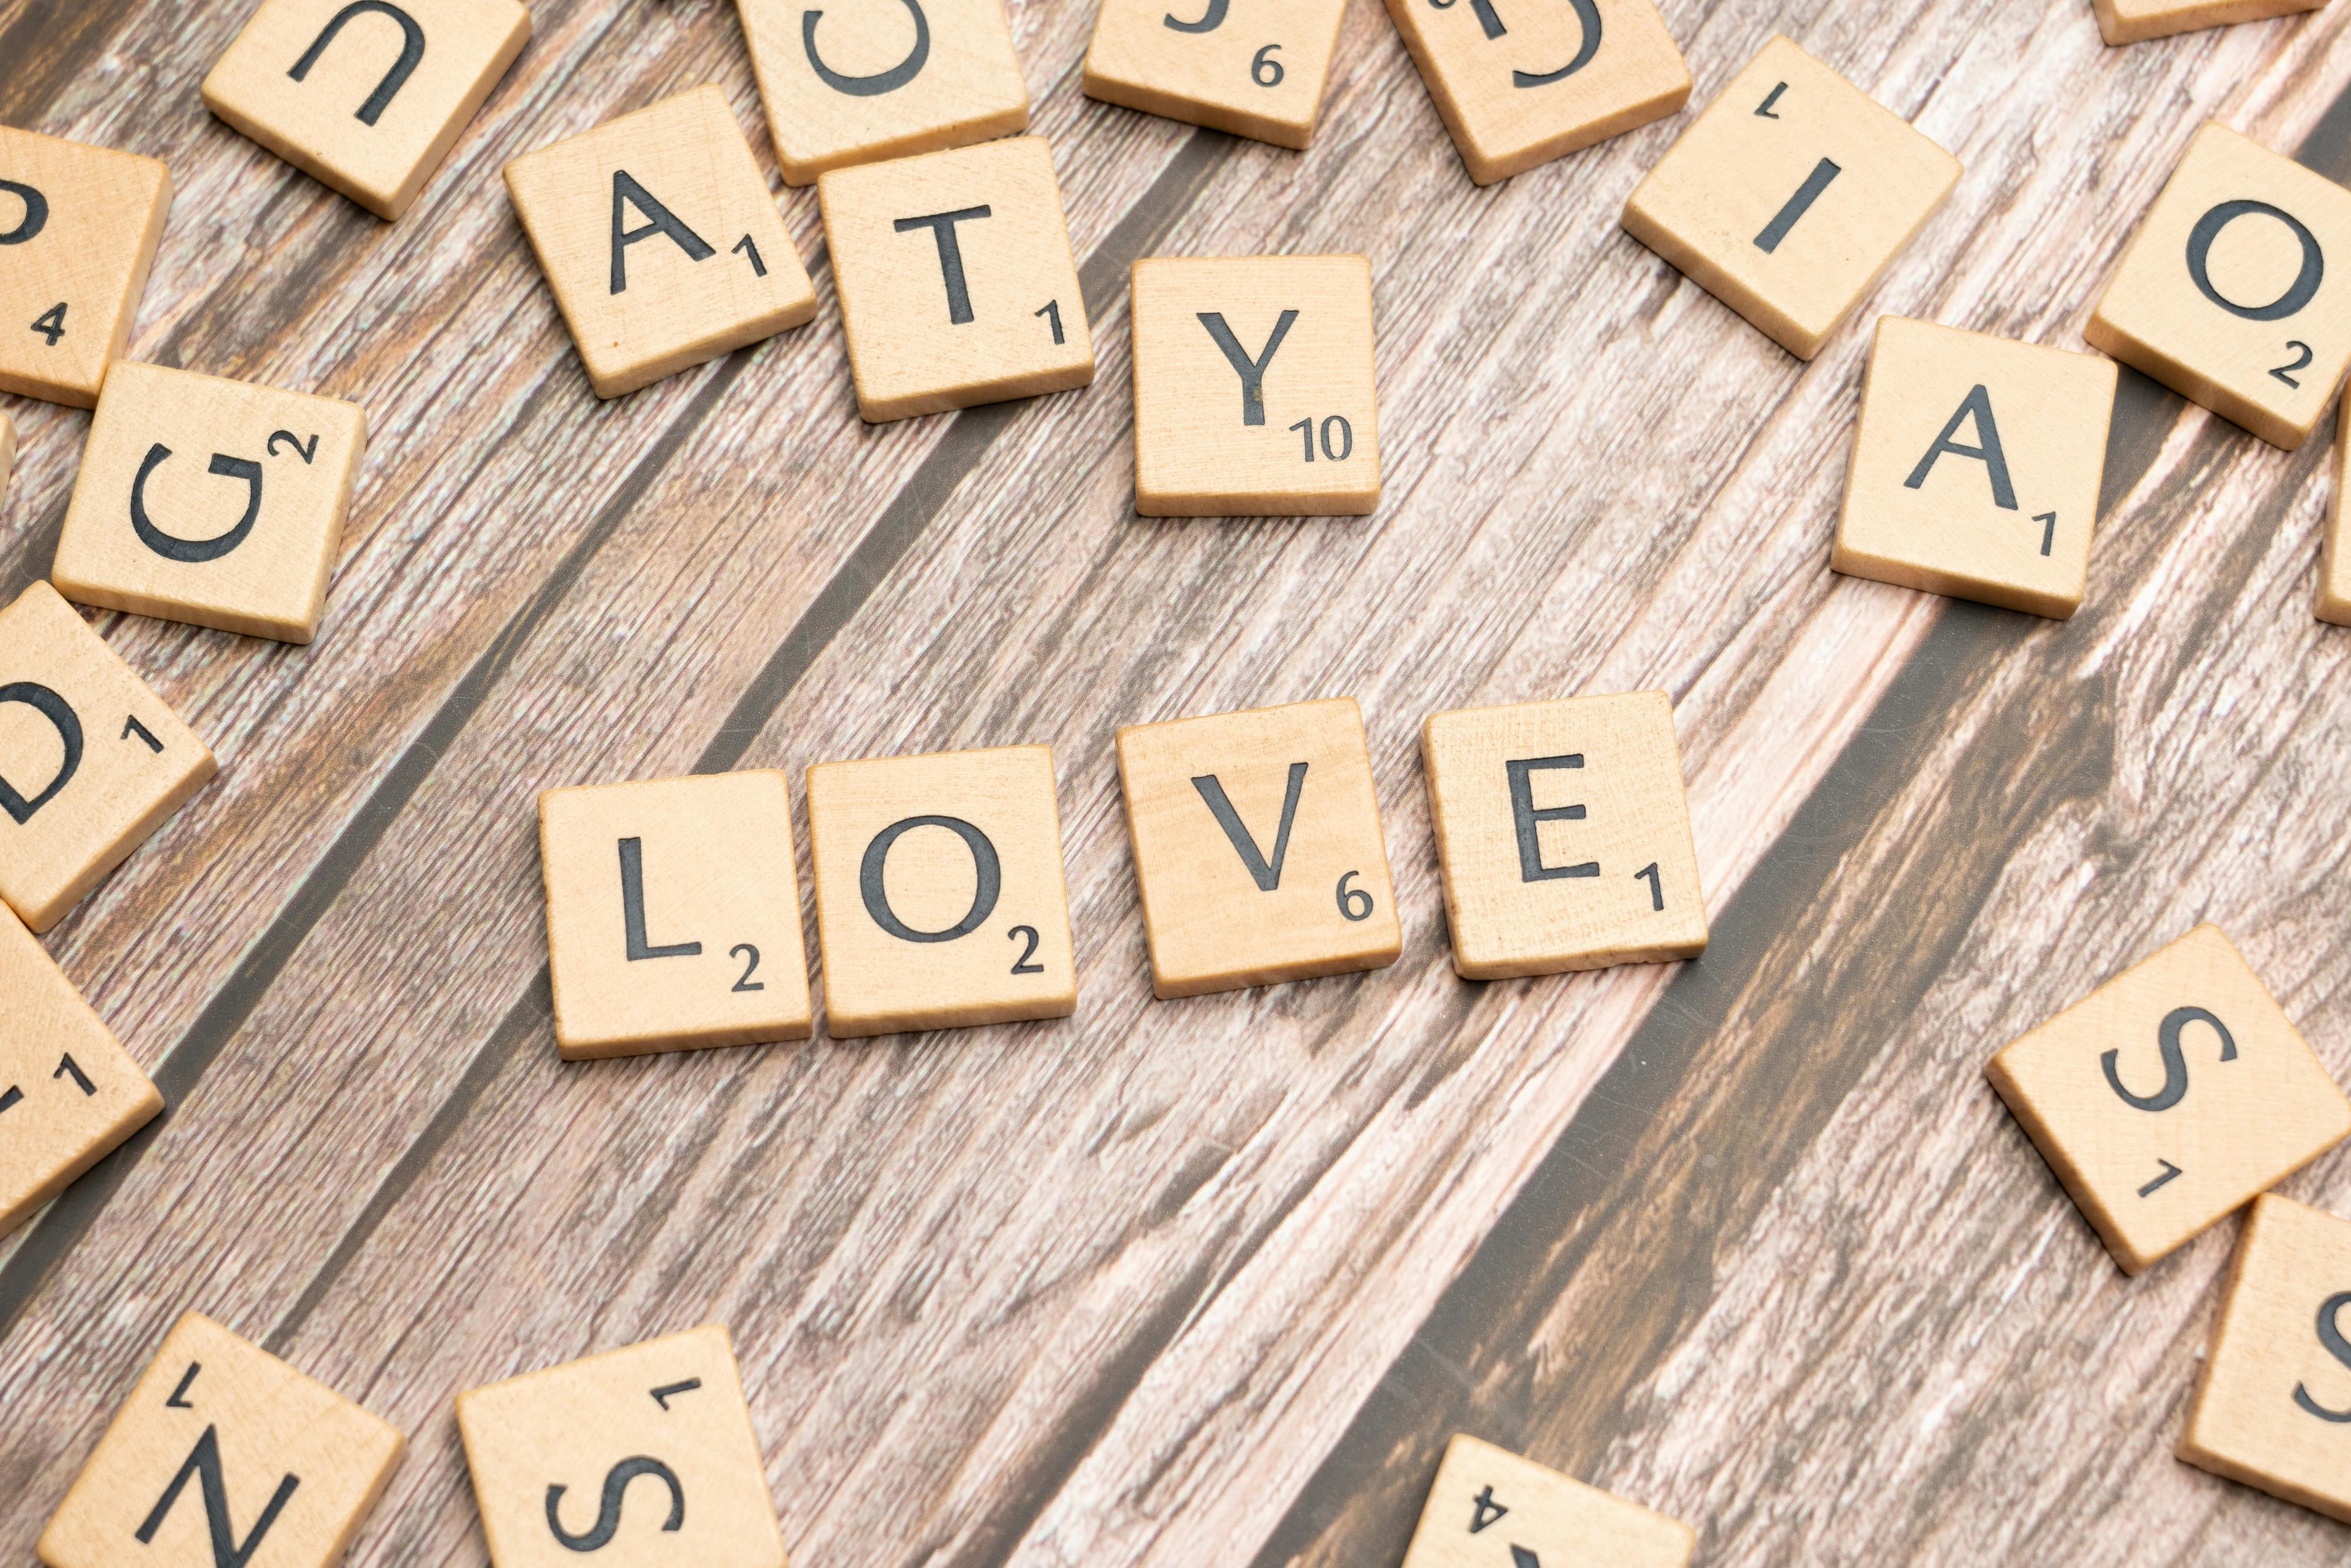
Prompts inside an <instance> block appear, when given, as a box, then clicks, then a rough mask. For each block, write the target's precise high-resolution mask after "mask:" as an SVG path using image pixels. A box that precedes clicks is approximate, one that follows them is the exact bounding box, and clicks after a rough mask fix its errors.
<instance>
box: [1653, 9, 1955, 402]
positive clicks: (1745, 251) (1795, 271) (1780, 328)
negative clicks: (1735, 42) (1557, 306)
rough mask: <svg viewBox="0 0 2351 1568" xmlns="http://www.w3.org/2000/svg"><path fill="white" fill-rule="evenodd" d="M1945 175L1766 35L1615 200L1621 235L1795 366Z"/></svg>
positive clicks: (1816, 66) (1927, 205) (1826, 74)
mask: <svg viewBox="0 0 2351 1568" xmlns="http://www.w3.org/2000/svg"><path fill="white" fill-rule="evenodd" d="M1958 179H1959V160H1958V159H1956V158H1954V157H1952V156H1951V155H1950V154H1949V153H1948V152H1944V151H1943V150H1942V149H1941V148H1940V147H1938V146H1936V145H1935V144H1934V143H1933V142H1932V141H1928V139H1927V138H1926V137H1925V136H1923V135H1921V134H1920V133H1919V132H1918V131H1915V130H1913V129H1912V128H1911V127H1910V125H1909V123H1908V122H1907V121H1906V120H1903V119H1902V118H1901V116H1899V115H1897V114H1896V113H1894V112H1893V111H1892V110H1888V109H1886V108H1885V107H1884V106H1882V105H1881V104H1879V103H1878V102H1877V101H1876V99H1872V98H1871V97H1870V96H1869V95H1868V94H1867V93H1865V92H1863V91H1862V90H1861V89H1859V88H1857V87H1855V86H1854V85H1853V84H1852V83H1851V82H1848V81H1846V80H1845V79H1844V78H1843V77H1841V76H1839V75H1837V74H1836V72H1834V71H1833V70H1831V69H1829V68H1828V67H1826V66H1824V65H1823V64H1821V62H1820V61H1818V60H1816V59H1814V58H1813V57H1812V56H1810V55H1808V54H1806V53H1804V51H1803V50H1802V49H1800V48H1798V47H1796V46H1795V45H1793V44H1792V43H1790V42H1789V41H1788V40H1787V39H1785V38H1773V39H1772V40H1771V42H1770V43H1768V44H1766V45H1764V46H1763V48H1762V52H1761V53H1760V54H1758V55H1757V56H1756V57H1755V58H1754V59H1753V60H1752V61H1750V63H1749V65H1748V67H1747V68H1746V69H1745V70H1742V71H1740V73H1739V74H1738V76H1736V77H1734V78H1731V82H1730V85H1729V87H1727V88H1725V89H1723V91H1722V96H1721V97H1720V98H1718V99H1715V100H1714V102H1713V103H1712V104H1711V105H1709V106H1708V108H1707V110H1706V111H1705V112H1704V113H1703V114H1701V115H1699V116H1698V119H1697V120H1695V121H1694V122H1692V124H1691V125H1690V128H1689V130H1687V131H1685V132H1683V134H1682V138H1681V140H1680V141H1677V142H1675V143H1674V145H1673V147H1672V149H1671V150H1670V151H1668V152H1667V153H1666V156H1665V158H1664V159H1663V160H1662V161H1661V162H1659V163H1658V164H1657V166H1656V168H1655V169H1652V170H1651V171H1649V174H1648V177H1647V178H1646V179H1645V180H1643V181H1642V182H1641V183H1640V184H1639V186H1638V187H1636V188H1635V190H1634V192H1633V195H1632V199H1631V200H1629V201H1627V202H1626V203H1625V230H1626V232H1627V233H1629V234H1631V235H1632V236H1633V237H1634V238H1635V239H1637V240H1639V241H1640V242H1641V243H1642V244H1643V245H1645V246H1648V247H1649V248H1650V249H1651V250H1654V251H1656V253H1657V254H1658V255H1659V256H1664V257H1665V258H1666V259H1667V261H1669V262H1671V263H1673V264H1674V265H1675V266H1676V267H1679V268H1680V269H1681V270H1682V271H1683V272H1684V273H1686V274H1687V275H1688V276H1689V277H1690V278H1691V279H1692V280H1693V281H1695V282H1696V283H1697V284H1698V286H1699V287H1702V288H1704V289H1705V290H1706V291H1707V292H1708V293H1709V294H1711V295H1713V296H1714V297H1715V298H1718V299H1719V300H1721V301H1722V302H1723V303H1724V304H1726V305H1728V306H1729V307H1730V308H1732V309H1733V310H1736V311H1738V312H1739V313H1740V315H1741V316H1744V317H1746V318H1747V319H1748V320H1750V322H1752V323H1754V325H1755V326H1756V327H1757V328H1759V329H1761V330H1762V331H1763V332H1764V333H1765V334H1766V335H1767V336H1769V337H1770V338H1771V340H1772V341H1773V342H1775V343H1778V344H1779V345H1780V346H1781V347H1782V348H1783V349H1785V350H1788V351H1789V352H1790V353H1792V354H1793V355H1795V356H1796V357H1797V358H1798V359H1800V360H1809V359H1811V358H1813V356H1814V355H1816V354H1818V353H1819V352H1820V351H1821V347H1822V345H1823V343H1825V342H1827V340H1828V339H1829V335H1830V334H1831V333H1833V332H1834V331H1835V330H1836V329H1837V328H1838V327H1839V326H1841V325H1842V324H1843V323H1844V319H1845V318H1846V317H1847V316H1849V315H1851V314H1852V313H1853V308H1854V307H1855V306H1856V305H1858V304H1860V303H1861V300H1862V297H1863V296H1864V295H1865V294H1867V293H1868V292H1869V291H1870V289H1871V288H1872V287H1875V286H1876V282H1877V279H1878V277H1879V276H1880V275H1881V274H1883V273H1884V272H1885V270H1886V267H1887V266H1888V265H1889V264H1890V263H1891V262H1892V261H1893V260H1894V257H1895V256H1896V254H1897V253H1899V252H1900V251H1901V249H1902V247H1903V246H1907V245H1908V244H1909V243H1910V238H1911V236H1912V235H1915V234H1917V232H1918V230H1919V227H1920V225H1924V224H1925V223H1926V221H1927V219H1928V217H1929V216H1930V215H1932V214H1933V213H1934V211H1935V209H1936V208H1937V207H1938V206H1940V205H1942V204H1943V198H1944V197H1945V196H1946V195H1948V194H1949V193H1950V189H1951V186H1952V185H1953V184H1954V183H1956V182H1957V181H1958Z"/></svg>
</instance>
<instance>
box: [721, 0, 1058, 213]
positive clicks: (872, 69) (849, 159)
mask: <svg viewBox="0 0 2351 1568" xmlns="http://www.w3.org/2000/svg"><path fill="white" fill-rule="evenodd" d="M735 5H736V10H737V13H738V14H739V15H740V16H742V19H743V36H744V37H745V38H746V39H747V40H748V41H749V43H750V46H751V68H752V71H753V72H754V74H756V75H757V76H758V78H759V97H760V99H761V100H762V101H763V102H765V103H766V105H767V108H768V131H769V132H770V134H771V135H772V137H773V139H774V141H775V144H776V162H778V163H779V164H781V165H782V166H783V171H784V183H786V184H788V185H808V184H813V183H815V182H816V177H817V176H818V175H819V174H821V173H823V172H825V171H826V170H828V169H845V168H847V167H849V166H850V165H851V164H852V163H872V162H880V161H881V160H883V159H886V158H904V157H906V156H908V155H909V154H912V153H915V152H938V151H939V150H941V149H943V148H948V147H964V146H968V145H969V144H970V143H972V142H975V141H990V140H993V139H994V138H996V137H998V136H1015V135H1018V134H1019V133H1020V132H1021V131H1026V130H1028V129H1029V86H1028V84H1027V83H1026V82H1024V81H1023V80H1022V79H1021V78H1020V60H1019V56H1017V55H1015V54H1014V53H1013V50H1012V29H1011V27H1010V26H1009V25H1008V24H1007V23H1006V21H1005V18H1004V4H1003V0H831V4H829V5H808V4H805V3H803V0H735Z"/></svg>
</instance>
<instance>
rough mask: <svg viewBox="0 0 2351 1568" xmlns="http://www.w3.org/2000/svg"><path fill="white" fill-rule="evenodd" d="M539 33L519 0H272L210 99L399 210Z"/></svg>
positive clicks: (309, 170) (216, 78)
mask: <svg viewBox="0 0 2351 1568" xmlns="http://www.w3.org/2000/svg"><path fill="white" fill-rule="evenodd" d="M529 38H530V13H529V12H528V11H526V10H525V9H523V7H522V6H521V5H517V4H516V0H400V3H399V4H398V5H393V4H392V0H348V3H347V0H263V3H262V6H261V9H259V10H258V11H256V12H255V13H254V14H253V19H252V20H251V21H249V22H247V23H246V25H245V31H243V32H241V33H239V34H238V35H237V36H236V40H235V42H234V43H232V44H230V45H229V47H228V51H227V52H226V53H225V54H224V55H222V56H221V57H220V60H219V63H217V64H216V65H214V67H213V69H212V74H211V75H210V76H207V77H206V78H204V107H205V108H206V109H209V110H212V111H213V112H214V114H216V115H218V116H220V117H221V119H223V120H226V121H227V122H228V123H229V124H231V125H233V126H235V128H236V129H237V130H239V131H243V132H244V133H245V134H246V135H247V136H249V137H251V138H252V139H253V140H254V141H258V142H260V143H261V145H263V146H264V147H266V148H267V149H269V151H271V152H275V153H277V156H279V157H280V158H283V159H285V160H286V162H288V163H291V164H293V165H294V166H295V167H296V168H297V169H299V170H301V171H302V172H304V173H306V174H308V175H309V176H310V177H311V178H312V179H315V180H317V181H319V183H322V184H325V185H326V186H328V187H329V189H332V190H336V191H340V192H341V193H343V194H344V195H346V196H349V197H350V199H351V200H352V201H354V202H357V203H358V204H360V205H361V206H363V207H365V208H366V209H367V210H368V211H370V212H371V213H373V214H375V215H376V216H378V217H380V218H396V217H398V216H400V214H402V213H404V212H406V211H407V210H408V208H409V204H411V203H413V202H414V201H415V200H416V193H417V192H419V191H421V190H423V188H424V182H425V181H426V180H427V179H429V178H431V176H432V173H433V171H434V170H435V169H438V168H439V167H440V166H441V162H442V160H443V159H444V158H446V157H448V156H449V149H450V148H451V147H453V146H455V144H456V141H457V137H458V135H459V133H460V132H462V131H464V130H465V127H466V126H468V125H470V124H472V123H473V120H474V116H475V114H476V113H477V112H479V110H481V107H482V100H483V99H486V98H488V97H489V96H490V90H491V89H493V88H495V87H496V86H497V85H498V83H499V81H500V80H501V79H503V78H505V76H506V74H507V67H508V66H510V65H512V64H514V60H515V57H516V56H517V55H518V54H520V53H522V47H523V45H524V44H525V43H527V42H528V41H529Z"/></svg>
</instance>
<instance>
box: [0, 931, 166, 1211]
mask: <svg viewBox="0 0 2351 1568" xmlns="http://www.w3.org/2000/svg"><path fill="white" fill-rule="evenodd" d="M162 1108H163V1096H162V1094H160V1093H158V1092H156V1089H155V1085H154V1084H153V1083H152V1082H148V1078H147V1075H146V1074H145V1073H144V1072H141V1071H140V1070H139V1064H138V1063H137V1062H135V1061H131V1057H130V1054H129V1053H128V1052H126V1051H124V1050H123V1049H122V1047H121V1046H120V1045H118V1044H116V1043H115V1040H114V1036H113V1034H112V1033H110V1031H109V1030H108V1029H107V1027H106V1025H105V1024H104V1023H102V1022H100V1021H99V1016H98V1015H97V1014H96V1013H95V1012H92V1011H91V1010H90V1007H89V1003H88V1002H86V1001H84V1000H82V997H81V993H80V992H79V991H77V990H75V989H74V987H73V982H72V981H70V980H68V979H67V978H66V977H65V975H64V972H63V971H61V970H60V969H58V967H57V965H55V964H54V963H52V962H50V961H49V956H48V954H47V953H45V952H43V951H42V950H41V945H40V944H39V943H38V942H36V941H35V940H34V939H33V934H32V933H31V932H29V931H27V930H26V929H25V927H24V925H23V923H22V922H20V921H19V920H18V919H17V918H16V916H15V915H11V914H9V913H8V912H7V911H6V910H5V909H0V1236H5V1235H7V1234H8V1232H9V1231H11V1230H14V1229H15V1228H16V1227H17V1226H18V1225H20V1224H22V1223H23V1222H24V1221H25V1219H26V1218H27V1217H28V1216H30V1215H31V1213H32V1212H33V1210H35V1209H37V1208H38V1207H40V1206H41V1205H43V1204H45V1203H47V1201H48V1200H49V1199H50V1198H52V1197H56V1196H57V1194H58V1193H59V1192H62V1191H63V1190H64V1189H65V1187H66V1186H67V1184H68V1183H70V1182H71V1181H72V1180H73V1179H74V1178H75V1177H76V1176H80V1175H81V1174H82V1172H84V1171H86V1170H88V1169H89V1167H90V1166H94V1165H96V1164H97V1163H98V1162H99V1160H100V1159H102V1158H104V1157H105V1155H107V1154H109V1153H110V1152H111V1151H112V1150H113V1149H114V1147H115V1145H119V1144H120V1143H121V1142H122V1140H123V1139H125V1138H127V1137H129V1136H130V1135H131V1134H133V1133H135V1132H137V1131H138V1130H139V1129H140V1128H141V1127H143V1126H145V1125H146V1124H148V1123H149V1122H151V1121H152V1120H153V1119H154V1117H155V1113H157V1112H158V1111H161V1110H162Z"/></svg>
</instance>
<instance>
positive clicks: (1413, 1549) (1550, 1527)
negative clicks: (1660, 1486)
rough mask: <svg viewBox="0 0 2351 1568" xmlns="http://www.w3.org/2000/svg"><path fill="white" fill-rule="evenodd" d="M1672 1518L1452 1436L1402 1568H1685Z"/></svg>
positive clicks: (1684, 1529) (1686, 1534)
mask: <svg viewBox="0 0 2351 1568" xmlns="http://www.w3.org/2000/svg"><path fill="white" fill-rule="evenodd" d="M1697 1544H1698V1536H1697V1532H1696V1531H1692V1530H1691V1529H1690V1527H1689V1526H1688V1525H1687V1524H1684V1523H1682V1522H1681V1521H1679V1520H1676V1519H1667V1517H1666V1516H1665V1515H1664V1514H1662V1513H1653V1512H1651V1511H1649V1510H1647V1509H1646V1508H1643V1507H1642V1506H1641V1505H1640V1504H1639V1503H1635V1502H1627V1501H1625V1500H1624V1499H1623V1498H1621V1497H1616V1496H1614V1495H1613V1494H1611V1493H1608V1492H1604V1491H1602V1490H1600V1489H1599V1488H1597V1487H1588V1486H1585V1485H1584V1484H1583V1482H1582V1481H1579V1480H1571V1479H1568V1478H1567V1477H1566V1476H1563V1475H1561V1474H1560V1473H1559V1472H1558V1471H1556V1470H1549V1469H1544V1468H1543V1467H1542V1466H1541V1465H1538V1464H1536V1463H1534V1462H1533V1461H1532V1460H1531V1459H1522V1458H1519V1456H1518V1455H1516V1454H1513V1453H1511V1452H1510V1451H1509V1450H1508V1449H1505V1448H1496V1447H1495V1446H1494V1445H1493V1444H1491V1443H1488V1442H1483V1441H1480V1440H1479V1439H1478V1438H1476V1437H1470V1436H1469V1435H1468V1434H1467V1433H1457V1434H1456V1435H1455V1436H1454V1438H1453V1440H1452V1441H1451V1442H1449V1443H1447V1444H1446V1446H1445V1462H1444V1463H1443V1464H1441V1465H1439V1466H1438V1467H1437V1484H1436V1485H1435V1486H1433V1487H1431V1488H1430V1489H1429V1491H1428V1502H1427V1504H1426V1506H1425V1507H1424V1508H1422V1510H1421V1513H1420V1528H1419V1529H1417V1530H1416V1531H1413V1534H1412V1544H1411V1546H1409V1547H1408V1548H1406V1549H1405V1554H1404V1568H1685V1565H1686V1564H1687V1563H1688V1562H1689V1560H1690V1552H1692V1551H1693V1550H1694V1549H1695V1548H1696V1547H1697Z"/></svg>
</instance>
